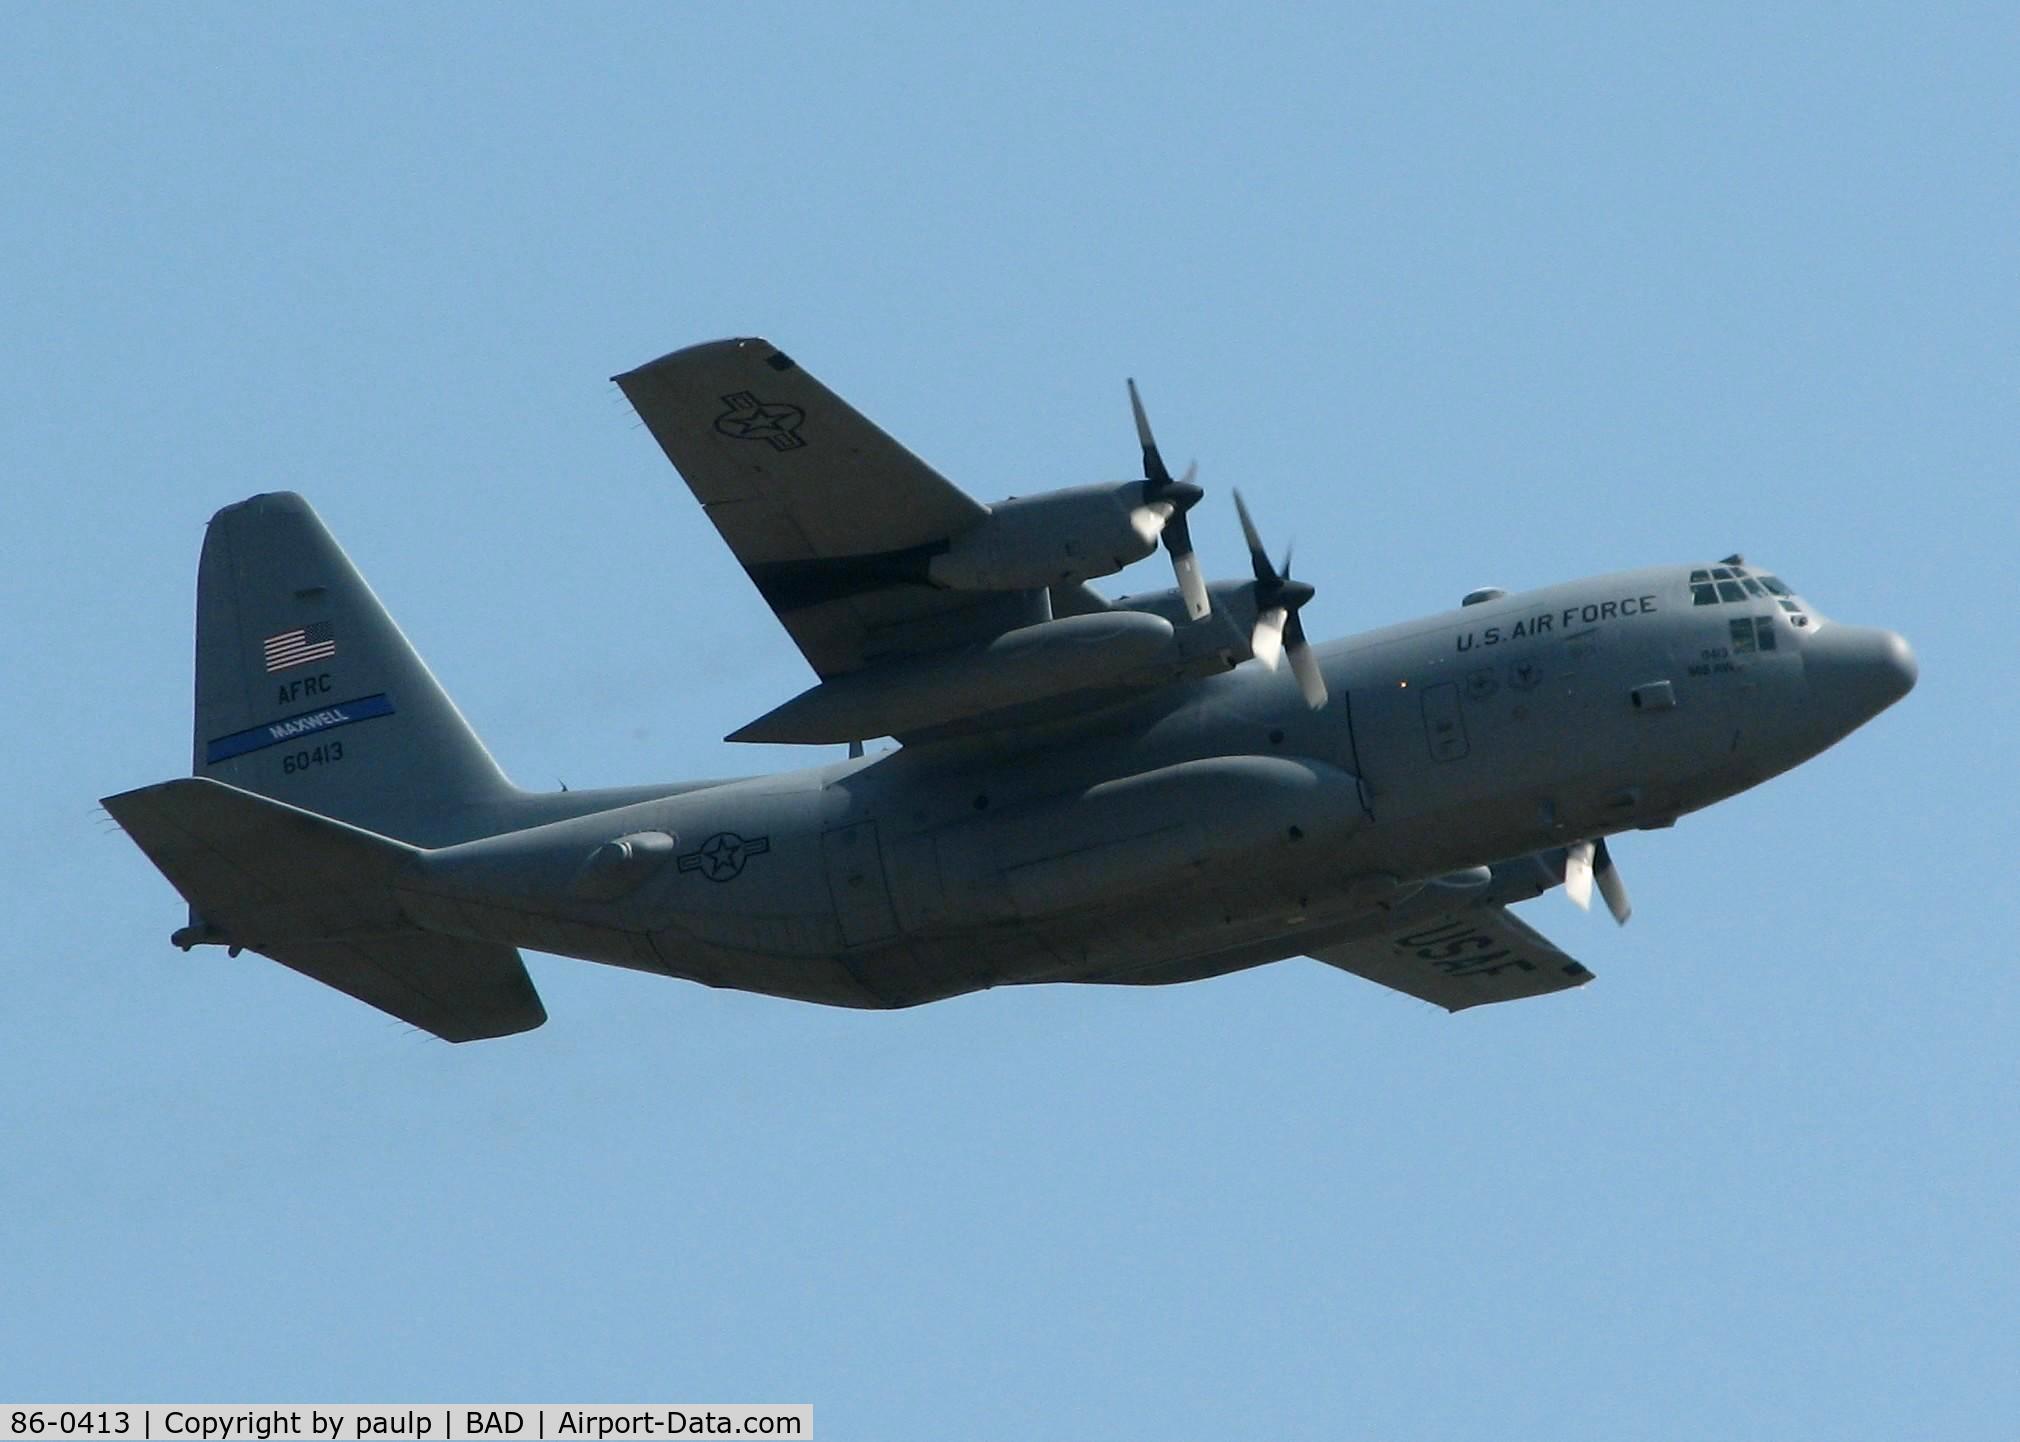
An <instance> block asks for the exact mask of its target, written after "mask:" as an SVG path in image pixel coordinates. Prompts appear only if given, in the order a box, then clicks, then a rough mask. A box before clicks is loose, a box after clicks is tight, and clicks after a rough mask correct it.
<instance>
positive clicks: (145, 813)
mask: <svg viewBox="0 0 2020 1442" xmlns="http://www.w3.org/2000/svg"><path fill="white" fill-rule="evenodd" d="M105 809H106V810H107V811H109V812H111V813H112V816H113V818H114V819H115V820H117V821H118V822H119V824H120V825H121V826H122V827H124V828H125V830H126V832H127V834H128V835H129V836H131V837H132V838H133V840H134V841H135V843H136V844H138V845H139V847H140V849H141V850H142V851H144V852H146V853H147V856H148V859H149V860H151V861H152V862H154V864H155V865H156V866H158V867H159V868H160V869H161V872H162V874H163V875H164V876H166V877H167V878H168V879H169V881H170V882H171V883H172V884H173V885H174V886H175V889H176V890H177V891H179V892H181V893H182V895H183V897H184V899H185V900H187V901H188V902H189V904H190V906H191V908H192V909H193V910H194V912H195V913H196V914H197V915H198V916H200V917H201V918H202V921H203V925H204V927H205V928H206V930H205V933H204V935H203V936H202V937H201V938H200V939H204V940H216V941H221V942H226V943H228V944H230V945H233V946H243V947H246V948H248V949H249V950H252V951H257V952H259V953H260V954H261V955H263V956H269V957H272V958H273V959H274V960H275V961H278V962H280V963H281V964H282V965H283V966H287V967H290V968H292V969H293V970H295V971H299V972H301V973H302V974H303V975H304V976H308V977H311V978H313V979H314V980H316V981H320V982H322V983H323V984H324V985H326V986H331V987H335V988H336V989H337V990H338V991H341V992H345V993H346V994H348V995H350V996H354V997H356V998H357V999H358V1000H360V1001H363V1002H366V1003H368V1004H370V1005H372V1006H375V1007H378V1008H379V1009H380V1010H381V1011H385V1012H390V1013H391V1014H392V1015H394V1016H396V1017H399V1018H400V1019H401V1020H402V1021H406V1022H410V1023H412V1024H413V1025H415V1026H418V1027H421V1028H422V1029H424V1030H426V1031H430V1032H433V1033H434V1034H435V1035H437V1036H439V1037H442V1038H444V1039H446V1040H448V1041H473V1040H476V1039H478V1038H481V1037H491V1036H507V1035H510V1034H511V1033H513V1032H520V1031H527V1030H530V1029H532V1028H533V1027H536V1026H539V1025H540V1024H541V1022H543V1021H545V1020H546V1019H547V1013H546V1011H545V1010H544V1009H543V1008H542V1007H541V1005H540V998H539V995H538V994H537V993H536V992H535V991H534V989H533V982H532V979H531V978H530V977H529V976H527V974H526V967H525V964H524V963H523V962H521V961H520V959H519V953H518V952H517V951H515V950H513V949H512V948H511V947H509V946H503V945H498V944H495V943H485V942H474V941H463V940H459V939H457V938H454V937H446V936H436V935H432V934H430V933H427V932H423V931H420V930H417V929H415V928H414V927H413V926H412V925H411V924H410V923H409V922H408V921H407V919H406V917H405V915H404V914H403V913H402V912H401V910H400V907H399V903H398V902H397V901H396V900H395V898H394V895H393V887H392V883H393V880H394V878H395V877H396V876H398V875H399V874H400V873H401V872H402V871H403V870H404V869H405V868H406V867H407V866H408V864H409V863H410V862H411V861H412V859H413V858H414V856H415V855H416V854H417V853H416V851H415V848H413V847H411V846H408V845H406V844H405V843H404V842H399V841H393V840H390V839H388V838H387V837H383V836H378V835H375V834H374V833H372V832H369V831H363V830H360V829H359V828H357V827H355V826H348V825H345V824H344V823H343V822H341V821H332V820H330V819H329V818H327V817H323V816H317V815H316V814H314V813H313V812H308V811H303V810H301V809H299V808H297V807H293V806H289V805H287V804H286V803H285V802H280V801H273V800H269V799H268V798H266V797H263V796H255V795H253V794H251V793H250V792H246V791H240V790H239V789H238V788H236V787H233V786H227V785H225V784H224V783H222V782H218V781H210V780H206V779H204V778H201V777H187V778H184V779H181V780H177V781H166V782H162V783H161V784H159V785H156V786H145V787H142V788H141V789H140V790H138V791H128V792H125V793H124V794H122V795H119V796H108V797H106V798H105Z"/></svg>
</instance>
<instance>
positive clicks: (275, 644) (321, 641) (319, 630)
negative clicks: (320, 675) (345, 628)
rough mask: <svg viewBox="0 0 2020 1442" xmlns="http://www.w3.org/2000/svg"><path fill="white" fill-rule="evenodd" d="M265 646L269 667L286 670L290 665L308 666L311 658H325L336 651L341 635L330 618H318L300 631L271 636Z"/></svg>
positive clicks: (269, 668) (274, 669) (317, 659)
mask: <svg viewBox="0 0 2020 1442" xmlns="http://www.w3.org/2000/svg"><path fill="white" fill-rule="evenodd" d="M265 650H266V660H267V670H269V671H285V670H287V669H288V667H290V666H306V665H308V663H309V662H311V661H324V660H328V659H329V658H330V657H331V656H334V655H336V654H337V636H336V632H335V630H334V629H332V627H331V626H330V623H329V622H328V621H317V622H316V623H315V624H314V625H311V626H304V627H302V628H301V629H300V630H299V631H283V632H281V633H280V635H278V636H269V637H267V639H266V643H265Z"/></svg>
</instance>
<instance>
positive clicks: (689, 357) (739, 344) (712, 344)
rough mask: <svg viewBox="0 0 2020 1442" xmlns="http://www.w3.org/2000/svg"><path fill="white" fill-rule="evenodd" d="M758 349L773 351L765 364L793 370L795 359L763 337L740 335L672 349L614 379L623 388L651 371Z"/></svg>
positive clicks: (617, 375) (777, 368)
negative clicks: (627, 383)
mask: <svg viewBox="0 0 2020 1442" xmlns="http://www.w3.org/2000/svg"><path fill="white" fill-rule="evenodd" d="M754 347H761V348H763V349H764V350H768V351H770V352H771V354H770V355H768V356H766V357H765V358H764V359H765V364H767V365H769V366H771V368H772V369H773V370H781V371H783V370H791V369H793V360H792V357H790V356H788V355H787V354H786V353H785V352H784V351H782V350H780V349H779V348H778V347H777V346H775V345H773V344H772V343H771V342H770V341H768V340H766V339H765V338H764V337H763V336H755V335H739V336H725V337H724V338H723V339H721V340H705V341H697V342H696V343H695V344H693V345H686V346H681V347H680V348H679V349H678V350H670V351H668V352H667V353H666V354H665V355H663V356H659V357H657V358H655V359H653V360H649V361H647V362H646V363H645V364H644V365H639V366H633V367H632V368H631V369H630V370H628V371H620V372H619V373H618V374H616V375H614V376H612V377H611V378H610V379H611V380H612V381H614V382H615V383H616V384H617V385H619V386H620V387H621V386H623V385H624V383H625V382H626V381H628V380H633V379H635V378H637V377H640V376H644V375H646V374H648V373H650V372H654V371H661V370H665V369H667V368H668V367H671V366H675V365H685V364H686V363H688V362H690V361H697V360H709V359H712V358H714V357H716V356H719V355H723V354H725V353H734V352H736V351H741V350H747V349H751V348H754ZM779 361H784V362H785V364H784V365H779V364H778V362H779Z"/></svg>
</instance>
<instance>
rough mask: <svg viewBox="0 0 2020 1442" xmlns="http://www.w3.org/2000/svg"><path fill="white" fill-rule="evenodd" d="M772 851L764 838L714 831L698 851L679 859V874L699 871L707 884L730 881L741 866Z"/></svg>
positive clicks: (741, 871) (768, 838) (765, 837)
mask: <svg viewBox="0 0 2020 1442" xmlns="http://www.w3.org/2000/svg"><path fill="white" fill-rule="evenodd" d="M771 849H772V843H771V838H770V837H768V836H739V835H737V834H736V833H735V832H734V831H718V832H716V834H715V835H713V836H711V837H709V839H708V840H706V841H704V842H702V844H701V847H700V849H699V850H696V851H690V852H688V853H687V854H686V855H685V856H683V857H681V858H680V869H681V870H682V871H699V872H700V873H701V874H702V875H703V876H706V877H707V878H708V879H709V880H710V881H734V880H736V879H737V877H739V876H741V875H742V874H743V866H744V863H745V862H746V861H748V860H750V859H751V858H752V857H753V856H762V855H764V854H765V853H766V852H767V851H770V850H771Z"/></svg>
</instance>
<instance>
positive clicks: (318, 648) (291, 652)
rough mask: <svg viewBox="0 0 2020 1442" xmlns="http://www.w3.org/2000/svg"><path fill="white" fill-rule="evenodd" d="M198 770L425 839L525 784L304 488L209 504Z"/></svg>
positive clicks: (201, 584)
mask: <svg viewBox="0 0 2020 1442" xmlns="http://www.w3.org/2000/svg"><path fill="white" fill-rule="evenodd" d="M195 772H196V774H197V775H198V776H203V777H209V778H210V779H212V780H215V781H222V782H225V783H227V784H229V785H232V786H236V787H238V788H240V789H241V790H244V791H251V792H255V793H257V794H259V795H262V796H271V797H273V798H275V799H276V800H279V801H285V802H287V803H288V804H289V805H292V806H298V807H301V808H302V809H303V810H306V811H313V812H316V813H318V814H320V815H323V816H331V817H335V818H337V819H338V820H341V821H347V822H349V823H351V824H352V825H354V826H361V827H364V828H366V829H368V830H371V831H376V832H379V833H381V834H383V835H387V836H395V837H399V838H400V839H402V840H405V841H410V842H414V843H416V844H419V845H441V844H444V843H446V842H451V841H457V840H462V839H465V837H466V836H467V834H468V832H467V830H466V829H465V827H466V821H465V818H466V817H467V816H468V815H470V814H471V813H472V812H473V811H476V810H478V809H480V808H483V807H485V806H487V805H490V804H492V803H496V802H500V801H503V800H506V799H507V798H509V797H511V796H513V795H515V794H516V792H515V791H514V788H513V786H512V784H511V783H510V782H509V781H507V780H506V779H505V775H504V773H503V772H501V771H500V770H499V769H498V764H497V763H496V762H495V761H493V760H492V759H491V755H490V753H489V752H487V751H486V750H485V749H484V744H483V743H482V742H481V741H479V740H478V739H477V735H476V733H475V732H473V731H472V730H471V729H470V725H469V723H468V722H467V721H465V720H464V719H463V716H462V713H461V712H459V711H458V710H457V709H456V706H455V703H454V702H452V701H450V699H449V697H448V696H447V694H445V693H444V692H443V690H442V687H441V685H440V684H439V683H438V682H437V681H436V680H435V678H434V676H433V675H432V674H430V672H429V670H428V668H427V666H426V665H425V664H424V663H423V662H422V660H421V658H420V656H418V655H417V654H416V653H415V651H414V648H413V647H412V646H411V645H409V644H408V642H407V638H406V637H405V636H403V635H402V634H401V633H400V628H399V627H398V626H396V625H394V624H393V620H392V618H391V617H390V616H388V615H387V614H386V611H385V608H384V607H383V606H381V605H380V604H379V599H378V597H376V596H374V595H373V594H372V590H371V587H369V586H367V585H366V584H365V580H364V578H363V577H362V576H360V575H359V574H358V572H357V569H356V568H355V567H354V566H352V565H351V562H350V558H349V557H347V556H346V555H345V554H344V552H343V548H342V547H340V546H339V545H338V544H337V543H336V541H335V540H334V539H333V538H332V537H331V535H330V533H329V532H328V531H327V530H325V529H324V528H323V523H322V522H321V520H319V519H318V518H317V516H316V513H315V511H314V510H312V509H311V508H310V506H309V503H308V502H307V501H304V500H303V499H302V498H301V497H300V496H297V495H294V494H292V493H291V492H285V491H283V492H276V493H273V494H270V495H261V496H254V497H252V498H251V499H250V500H246V501H241V502H239V503H238V504H237V505H235V506H227V507H225V508H224V509H223V510H221V511H219V512H218V513H217V514H216V515H215V516H213V517H211V522H210V529H209V531H208V532H207V533H206V534H205V536H204V542H203V561H202V564H201V565H200V566H199V568H198V571H197V587H196V757H195Z"/></svg>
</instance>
